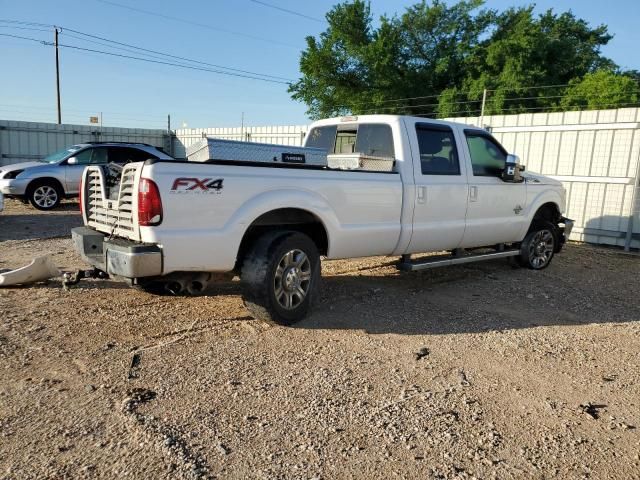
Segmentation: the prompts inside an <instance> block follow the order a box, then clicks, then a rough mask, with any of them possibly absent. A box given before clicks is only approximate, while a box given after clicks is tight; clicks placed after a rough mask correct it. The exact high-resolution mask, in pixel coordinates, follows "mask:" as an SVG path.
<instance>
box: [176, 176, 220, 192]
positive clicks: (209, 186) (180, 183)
mask: <svg viewBox="0 0 640 480" xmlns="http://www.w3.org/2000/svg"><path fill="white" fill-rule="evenodd" d="M223 182H224V178H217V179H215V180H214V179H211V178H193V177H179V178H176V179H175V180H174V181H173V185H172V187H171V193H221V192H222V187H223Z"/></svg>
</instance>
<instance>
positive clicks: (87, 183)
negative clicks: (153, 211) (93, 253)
mask: <svg viewBox="0 0 640 480" xmlns="http://www.w3.org/2000/svg"><path fill="white" fill-rule="evenodd" d="M143 166H144V162H135V163H129V164H127V165H125V166H124V168H123V169H122V175H121V177H120V184H119V185H115V186H113V187H111V188H109V185H107V179H106V175H105V171H104V170H105V169H103V167H100V166H98V165H92V166H89V167H87V168H86V169H85V171H84V173H83V179H82V188H83V191H82V202H83V209H84V213H83V217H84V223H85V225H87V226H88V227H91V228H93V229H95V230H97V231H99V232H102V233H106V234H107V235H109V236H116V237H123V238H128V239H130V240H134V241H140V228H139V226H138V195H137V192H138V183H139V182H140V175H141V173H142V167H143ZM113 189H117V190H118V192H117V195H116V194H114V192H113V191H110V190H113Z"/></svg>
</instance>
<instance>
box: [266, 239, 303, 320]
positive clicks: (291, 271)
mask: <svg viewBox="0 0 640 480" xmlns="http://www.w3.org/2000/svg"><path fill="white" fill-rule="evenodd" d="M310 286H311V262H310V261H309V257H308V256H307V254H306V253H304V252H303V251H302V250H297V249H296V250H290V251H288V252H287V253H285V254H284V255H283V256H282V258H281V259H280V261H279V262H278V266H277V267H276V272H275V275H274V278H273V291H274V294H275V297H276V301H277V302H278V304H279V305H280V306H281V307H282V308H284V309H285V310H294V309H295V308H297V307H298V306H299V305H300V304H301V303H302V302H304V299H305V298H306V297H307V295H308V293H309V287H310Z"/></svg>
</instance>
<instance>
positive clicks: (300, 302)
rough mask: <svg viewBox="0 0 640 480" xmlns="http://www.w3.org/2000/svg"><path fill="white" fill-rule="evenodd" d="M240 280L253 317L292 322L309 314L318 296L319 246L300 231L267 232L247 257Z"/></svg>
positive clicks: (285, 323) (286, 323)
mask: <svg viewBox="0 0 640 480" xmlns="http://www.w3.org/2000/svg"><path fill="white" fill-rule="evenodd" d="M240 283H241V286H242V300H243V301H244V305H245V307H246V308H247V310H249V313H250V314H251V316H253V317H254V318H256V319H257V320H262V321H265V322H269V323H274V324H278V325H292V324H294V323H296V322H298V321H300V320H302V319H303V318H304V317H305V316H306V315H307V313H308V312H309V309H310V307H311V305H312V304H313V301H314V299H315V296H316V295H317V290H318V288H319V284H320V255H319V254H318V248H317V247H316V245H315V243H313V241H312V240H311V239H310V238H309V237H308V236H307V235H304V234H302V233H299V232H292V231H283V232H270V233H267V234H265V235H263V236H262V237H260V238H258V240H257V241H256V242H255V243H254V244H253V246H252V248H251V249H250V251H249V252H248V254H247V256H246V257H245V258H244V260H243V262H242V267H241V272H240ZM302 292H304V295H302Z"/></svg>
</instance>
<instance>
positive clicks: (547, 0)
mask: <svg viewBox="0 0 640 480" xmlns="http://www.w3.org/2000/svg"><path fill="white" fill-rule="evenodd" d="M265 1H266V2H267V3H270V4H273V5H277V6H279V7H282V8H285V9H290V10H294V11H296V12H300V13H303V14H305V15H307V16H309V17H313V18H320V19H322V18H323V16H324V13H325V12H326V11H327V10H329V9H330V8H331V6H332V5H333V4H334V3H335V2H334V1H328V0H314V1H313V2H311V1H307V2H301V1H299V0H298V1H294V0H265ZM113 3H118V4H121V5H129V6H130V7H133V8H136V9H142V10H148V11H152V12H155V13H156V14H157V15H149V14H145V13H142V12H139V11H135V10H132V9H127V8H122V7H119V6H117V5H114V4H113ZM413 3H415V2H414V1H410V0H406V1H405V0H396V1H394V0H372V1H371V6H372V10H373V13H374V16H375V17H378V16H379V15H381V14H383V13H386V14H389V15H393V14H394V13H396V12H397V13H401V12H402V11H403V10H404V7H406V6H408V5H411V4H413ZM529 3H531V2H526V1H519V0H489V1H488V2H487V6H489V7H492V8H497V9H500V10H501V9H504V8H507V7H509V6H514V5H525V4H529ZM536 4H537V9H538V10H539V11H543V10H546V9H547V8H554V9H555V10H556V11H564V10H568V9H571V10H572V11H573V12H574V13H575V14H576V15H577V16H578V17H581V18H584V19H585V20H587V21H588V22H590V23H591V24H592V25H598V24H600V23H605V24H607V25H608V26H609V30H610V32H611V33H613V34H614V35H615V37H614V39H613V40H612V41H611V42H610V44H609V45H608V46H606V47H605V48H604V49H603V52H604V54H605V55H607V56H609V57H610V58H612V59H613V60H614V61H615V62H617V63H618V64H619V65H621V66H623V67H625V68H634V69H640V57H639V56H638V54H637V51H638V46H639V45H640V34H639V33H638V31H639V29H638V26H637V20H638V18H640V2H638V1H637V0H610V1H609V2H606V3H603V2H602V0H582V1H562V0H555V1H551V0H538V1H537V2H536ZM605 5H606V7H605ZM167 17H176V18H179V19H181V20H184V21H177V20H175V19H170V18H167ZM0 19H13V20H21V21H27V22H37V23H43V24H56V25H60V26H61V27H63V29H64V28H65V27H66V28H67V29H73V30H77V31H81V32H85V33H90V34H92V35H96V36H101V37H106V38H109V39H113V40H117V41H119V42H122V43H128V44H133V45H136V46H140V47H144V48H148V49H153V50H158V51H161V52H166V53H170V54H173V55H177V56H183V57H189V58H193V59H197V60H201V61H206V62H209V63H211V64H217V65H223V66H228V67H233V68H237V69H242V70H247V71H253V72H258V73H264V74H269V75H274V76H278V77H284V78H287V79H296V78H298V76H299V71H298V61H299V57H300V52H301V50H302V49H303V48H304V45H305V42H304V38H305V36H307V35H318V34H319V33H320V32H321V31H322V30H323V29H324V28H325V25H324V24H323V23H322V22H319V21H314V20H312V19H307V18H303V17H300V16H295V15H292V14H289V13H286V12H283V11H279V10H275V9H272V8H268V7H266V6H264V5H261V4H260V3H259V2H253V1H251V0H209V1H204V0H182V1H181V2H169V1H160V0H138V1H135V2H134V1H128V0H55V1H54V0H20V1H17V0H0ZM196 24H201V25H196ZM202 25H204V26H202ZM32 28H33V27H32ZM35 28H41V27H35ZM45 30H46V29H45ZM0 33H5V34H7V33H8V34H12V35H20V36H26V37H33V38H38V39H43V40H48V41H51V40H52V38H53V32H52V31H51V32H50V31H37V30H24V29H23V30H21V29H14V28H0ZM70 34H72V32H69V31H67V32H66V33H65V31H64V30H63V32H62V34H61V37H60V42H61V43H63V44H64V43H66V44H69V45H83V46H85V47H88V48H95V49H105V47H104V46H101V45H97V44H93V45H92V44H87V43H85V42H83V41H81V40H79V39H77V38H72V37H70ZM121 53H123V54H130V55H133V53H131V52H124V51H122V52H121ZM60 55H61V85H62V104H63V105H62V107H63V108H62V112H63V122H64V123H80V124H86V123H87V122H88V117H89V116H91V115H97V114H98V113H99V112H103V120H104V125H106V126H129V127H140V128H143V127H149V128H161V127H163V126H166V118H167V114H171V118H172V126H173V127H180V126H182V124H183V123H184V124H186V125H188V126H189V127H207V126H237V125H239V124H240V119H241V115H242V112H244V116H245V124H248V125H275V124H278V125H287V124H289V125H292V124H303V123H308V120H307V118H306V115H305V110H306V109H305V106H304V105H303V104H300V103H297V102H294V101H293V100H291V99H290V97H289V94H288V93H287V91H286V89H287V87H286V85H282V84H276V83H267V82H262V81H256V80H250V79H244V78H237V77H230V76H223V75H216V74H213V73H209V72H201V71H194V70H185V69H181V68H173V67H169V66H164V65H157V64H149V63H142V62H138V61H133V60H127V59H122V58H114V57H105V56H103V55H100V54H97V53H89V52H80V51H74V50H71V49H66V48H64V49H61V51H60ZM0 59H1V61H2V63H1V64H2V66H3V68H2V74H0V118H1V119H10V120H11V119H15V120H31V121H42V122H44V121H55V119H56V111H55V68H54V66H55V64H54V52H53V49H52V48H51V47H46V46H43V45H40V44H38V43H36V42H30V41H26V40H20V39H13V38H7V37H3V36H0Z"/></svg>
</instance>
